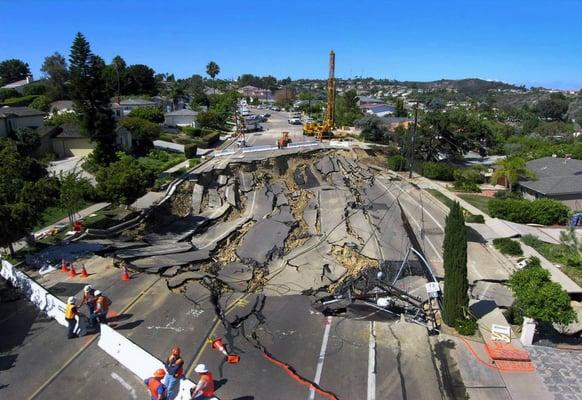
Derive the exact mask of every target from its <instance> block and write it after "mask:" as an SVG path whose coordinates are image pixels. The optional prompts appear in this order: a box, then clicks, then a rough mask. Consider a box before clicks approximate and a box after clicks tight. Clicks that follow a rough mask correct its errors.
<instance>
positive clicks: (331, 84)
mask: <svg viewBox="0 0 582 400" xmlns="http://www.w3.org/2000/svg"><path fill="white" fill-rule="evenodd" d="M334 122H335V53H334V51H333V50H331V51H330V52H329V76H328V79H327V105H326V108H325V117H324V119H323V122H322V123H317V122H307V123H305V124H303V134H305V135H308V136H317V140H319V141H321V140H322V139H323V137H324V136H332V135H333V134H332V132H331V130H332V129H333V127H334Z"/></svg>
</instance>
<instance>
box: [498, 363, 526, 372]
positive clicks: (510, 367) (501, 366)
mask: <svg viewBox="0 0 582 400" xmlns="http://www.w3.org/2000/svg"><path fill="white" fill-rule="evenodd" d="M495 365H496V366H497V369H498V370H499V371H513V372H532V371H535V370H536V368H535V366H534V365H533V363H531V362H529V361H504V360H499V361H495Z"/></svg>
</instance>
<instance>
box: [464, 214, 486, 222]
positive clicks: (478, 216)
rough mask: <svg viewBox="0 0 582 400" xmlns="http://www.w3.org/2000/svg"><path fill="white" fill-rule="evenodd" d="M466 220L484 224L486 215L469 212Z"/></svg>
mask: <svg viewBox="0 0 582 400" xmlns="http://www.w3.org/2000/svg"><path fill="white" fill-rule="evenodd" d="M465 222H472V223H474V224H484V223H485V217H483V216H482V215H481V214H469V215H467V216H466V217H465Z"/></svg>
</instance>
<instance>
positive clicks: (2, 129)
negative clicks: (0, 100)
mask: <svg viewBox="0 0 582 400" xmlns="http://www.w3.org/2000/svg"><path fill="white" fill-rule="evenodd" d="M44 116H45V113H43V112H42V111H38V110H35V109H33V108H28V107H2V108H0V137H6V136H8V135H9V134H10V133H12V132H14V131H15V130H16V129H18V128H33V129H36V128H39V127H41V126H43V125H44V119H43V118H44Z"/></svg>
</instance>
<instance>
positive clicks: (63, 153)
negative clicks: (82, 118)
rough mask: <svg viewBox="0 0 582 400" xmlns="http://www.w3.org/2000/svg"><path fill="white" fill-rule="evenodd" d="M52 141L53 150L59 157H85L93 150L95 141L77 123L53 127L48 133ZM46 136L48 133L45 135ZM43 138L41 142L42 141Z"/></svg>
mask: <svg viewBox="0 0 582 400" xmlns="http://www.w3.org/2000/svg"><path fill="white" fill-rule="evenodd" d="M47 135H48V136H49V137H50V139H51V142H52V150H53V152H54V153H55V154H56V155H57V157H58V158H65V157H85V156H87V155H89V154H91V152H92V151H93V149H94V148H95V143H93V142H91V140H90V139H89V137H88V136H87V135H86V134H84V133H83V132H82V131H81V127H80V126H79V125H76V124H62V125H59V126H55V127H52V129H50V130H49V131H48V134H47ZM43 136H46V135H43ZM42 141H43V140H42V139H41V143H42Z"/></svg>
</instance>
